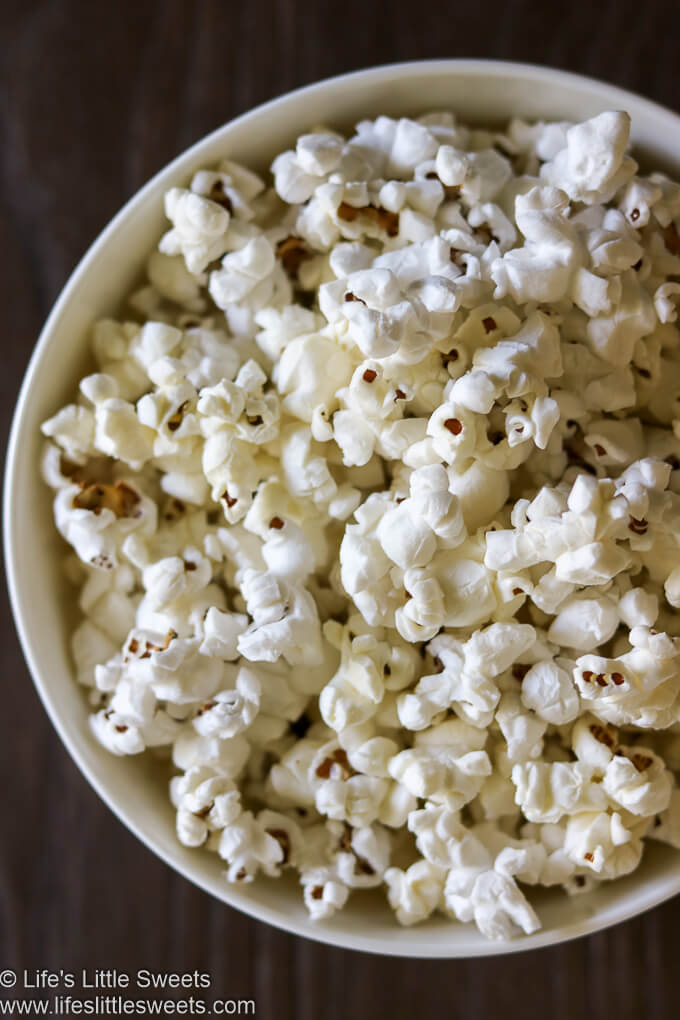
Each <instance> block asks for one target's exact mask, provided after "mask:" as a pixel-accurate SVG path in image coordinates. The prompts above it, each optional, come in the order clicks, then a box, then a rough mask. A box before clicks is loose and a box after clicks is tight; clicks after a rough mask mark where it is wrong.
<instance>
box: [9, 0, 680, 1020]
mask: <svg viewBox="0 0 680 1020" xmlns="http://www.w3.org/2000/svg"><path fill="white" fill-rule="evenodd" d="M679 42H680V7H679V6H678V4H677V0H646V2H645V3H643V4H640V3H639V2H638V3H633V2H631V0H599V2H598V3H597V4H592V3H586V2H585V0H576V2H575V3H573V2H572V3H570V4H564V5H563V6H560V8H559V13H558V6H557V5H556V4H551V3H548V2H547V0H544V2H543V3H540V4H538V3H532V2H531V0H487V2H486V3H484V4H482V3H465V4H462V3H460V4H452V3H449V4H446V3H444V4H442V3H437V4H429V5H428V4H423V3H412V2H411V3H407V2H404V0H393V2H392V3H391V4H371V3H368V2H366V0H345V2H344V3H339V2H337V0H325V2H324V0H317V2H316V3H315V2H308V3H306V4H305V3H295V2H294V0H246V2H240V3H229V2H227V0H222V2H220V0H200V2H197V3H195V4H193V3H190V2H184V0H163V2H158V0H156V2H152V0H116V2H114V3H103V2H97V0H44V2H34V0H2V2H1V3H0V50H1V59H0V75H1V76H2V78H1V83H2V93H1V99H2V101H1V103H0V118H1V123H2V140H1V143H0V161H1V162H0V169H1V173H2V186H1V188H0V258H1V260H2V263H1V264H2V271H1V272H0V286H1V287H2V297H1V299H0V311H1V313H2V315H1V318H0V337H1V343H2V347H1V351H2V354H1V357H2V368H1V369H0V387H1V388H2V398H1V400H0V410H1V413H2V423H3V429H5V430H6V429H7V428H8V427H9V422H10V417H11V413H12V408H13V405H14V401H15V397H16V393H17V390H18V388H19V384H20V380H21V377H22V374H23V371H24V367H25V365H26V362H27V360H28V357H29V355H30V353H31V348H32V347H33V344H34V342H35V339H36V336H37V334H38V331H39V328H40V326H41V323H42V322H43V320H44V318H45V316H46V313H47V311H48V309H49V308H50V306H51V304H52V303H53V301H54V299H55V297H56V296H57V294H58V292H59V290H60V289H61V287H62V285H63V283H64V282H65V280H66V278H67V276H68V275H69V273H70V271H71V269H72V268H73V266H74V264H75V263H76V261H77V260H78V259H79V258H80V256H81V254H82V253H83V251H84V250H85V248H86V247H87V245H88V244H89V243H90V241H91V240H92V239H93V238H94V237H95V235H96V234H97V233H98V232H99V231H100V229H101V228H102V227H103V226H104V224H105V223H106V222H107V220H108V219H109V218H110V217H111V216H112V215H113V213H115V212H116V210H117V209H118V208H119V207H120V206H121V205H122V203H123V202H124V201H125V200H126V199H127V198H128V197H129V196H130V195H131V194H132V193H133V192H134V191H136V190H137V188H138V187H139V186H140V185H141V184H142V183H143V182H144V181H145V180H146V179H147V178H148V177H149V176H150V175H151V174H153V173H154V172H155V171H156V170H157V169H158V168H160V167H161V166H163V164H165V163H166V162H167V161H168V160H169V159H170V158H171V157H173V156H175V155H176V154H177V153H179V152H180V151H181V150H183V149H184V148H185V147H186V146H187V145H189V144H190V143H191V142H193V141H195V140H196V139H198V138H200V137H201V136H202V135H204V134H205V133H206V132H208V131H210V130H211V129H213V128H214V127H216V126H218V125H219V124H221V123H222V122H224V121H226V120H229V119H230V118H232V117H233V116H234V115H235V114H238V113H241V112H242V111H244V110H247V109H249V108H250V107H252V106H255V105H256V104H258V103H260V102H262V101H263V100H266V99H269V98H270V97H273V96H275V95H277V94H279V93H281V92H284V91H287V90H288V89H291V88H293V87H295V86H298V85H301V84H304V83H307V82H311V81H314V80H315V79H319V78H322V77H327V76H329V75H333V74H337V73H340V72H343V71H346V70H351V69H354V68H360V67H363V66H368V65H371V64H377V63H385V62H389V61H395V60H406V59H415V58H426V57H446V56H484V57H497V58H511V59H515V60H525V61H532V62H535V63H545V64H552V65H554V66H557V67H563V68H568V69H572V70H576V71H581V72H585V73H587V74H591V75H594V76H597V77H601V78H606V79H609V80H610V81H612V82H616V83H618V84H620V85H623V86H627V87H629V88H632V89H634V90H637V91H640V92H643V93H645V94H646V95H648V96H650V97H652V98H654V99H656V100H658V101H660V102H662V103H665V104H667V105H669V106H674V107H675V108H680V90H679V89H678V76H677V67H678V44H679ZM1 611H2V618H1V622H0V626H1V627H2V640H1V642H0V655H1V656H2V672H1V681H2V694H1V700H0V726H1V727H2V736H1V738H0V762H1V763H2V794H1V799H0V805H1V807H0V816H1V821H0V970H1V969H2V968H6V967H13V968H16V969H21V968H29V969H35V968H39V967H47V968H51V969H55V970H58V969H59V968H64V969H66V970H69V969H79V968H82V967H104V968H111V967H117V968H119V969H123V970H129V971H135V970H136V969H137V968H139V967H149V968H154V969H157V970H174V971H188V970H192V969H193V968H198V969H199V970H203V971H208V972H209V973H210V974H211V976H212V981H213V983H212V989H211V993H210V995H211V996H212V995H214V996H215V997H225V998H253V999H255V1000H256V1004H257V1014H256V1015H257V1016H259V1017H264V1018H267V1020H270V1018H272V1020H274V1018H276V1020H289V1018H293V1017H294V1018H299V1020H320V1018H323V1020H326V1018H327V1020H340V1018H343V1020H344V1018H352V1020H363V1018H371V1020H374V1018H376V1017H383V1016H384V1017H412V1016H414V1015H415V1016H418V1017H421V1018H423V1020H426V1018H435V1017H436V1018H439V1017H456V1018H458V1017H460V1018H465V1020H475V1018H487V1017H488V1018H494V1020H495V1018H508V1020H509V1018H514V1017H522V1018H533V1017H541V1018H543V1017H545V1016H548V1017H551V1018H553V1020H564V1018H567V1017H568V1018H580V1017H588V1018H591V1020H594V1018H605V1017H616V1020H626V1018H628V1017H630V1018H633V1017H635V1018H636V1020H638V1018H640V1017H643V1018H646V1020H662V1018H666V1017H667V1018H671V1017H674V1018H677V1017H678V1016H679V1015H680V1006H679V1005H678V999H679V998H680V967H679V966H678V962H677V949H678V936H677V931H678V927H679V922H680V901H678V900H676V901H672V902H669V903H667V904H665V905H664V906H662V907H660V908H658V909H656V910H654V911H652V912H650V913H648V914H646V915H644V916H642V917H640V918H638V919H636V920H634V921H631V922H630V923H628V924H624V925H621V926H619V927H617V928H615V929H613V930H611V931H607V932H604V933H602V934H600V935H595V936H592V937H590V938H586V939H580V940H578V941H576V942H572V943H569V944H567V945H564V946H562V947H558V948H556V949H547V950H542V951H539V952H534V953H522V954H519V955H516V956H510V957H507V958H505V959H503V958H500V959H492V960H489V961H486V960H481V961H478V962H475V961H470V962H466V961H461V962H457V961H453V962H450V963H449V962H429V961H423V962H418V961H413V962H410V961H403V960H388V959H380V958H376V957H371V956H367V955H363V954H358V953H351V952H343V951H340V950H337V949H331V948H327V947H324V946H320V945H316V944H313V943H311V942H307V941H304V940H302V939H296V938H293V937H290V936H288V935H284V934H282V933H280V932H278V931H275V930H273V929H271V928H269V927H266V926H265V925H262V924H259V923H256V922H255V921H252V920H250V919H248V918H247V917H244V916H242V915H241V914H239V913H236V912H235V911H233V910H230V909H228V908H227V907H225V906H223V905H221V904H220V903H217V902H214V901H213V900H211V899H210V898H209V897H208V896H207V895H205V894H204V893H202V892H200V891H199V890H197V889H195V888H194V887H193V886H191V885H190V884H189V883H188V882H186V881H185V880H184V879H182V878H180V877H178V876H177V875H176V874H174V873H173V872H172V871H170V870H169V869H168V868H167V867H166V866H165V865H164V864H162V863H161V862H160V861H159V860H157V859H156V858H155V857H154V856H153V855H152V854H151V853H150V852H149V851H147V850H146V849H145V848H144V847H143V846H142V845H141V844H140V843H138V842H137V841H136V839H135V838H134V837H133V836H131V835H130V834H129V833H128V832H127V830H126V829H124V828H123V826H122V825H121V824H120V823H119V822H118V821H117V820H116V819H115V818H114V817H113V815H112V814H110V812H109V811H108V810H107V808H106V807H104V805H103V804H102V803H101V802H100V801H99V799H98V798H97V796H96V795H95V794H94V793H93V791H92V790H91V789H90V788H89V786H88V785H87V783H86V782H85V780H84V779H83V778H82V776H81V775H80V773H79V772H78V771H77V770H76V768H75V766H74V765H73V763H72V762H71V760H70V758H69V757H68V755H67V754H66V752H65V751H64V749H63V747H62V746H61V744H60V742H59V740H58V739H57V737H56V735H55V733H54V732H53V730H52V728H51V726H50V724H49V722H48V721H47V718H46V716H45V714H44V712H43V710H42V708H41V706H40V704H39V702H38V698H37V696H36V694H35V692H34V690H33V686H32V684H31V681H30V679H29V676H28V672H27V670H26V667H25V665H24V661H23V658H22V655H21V651H20V649H19V646H18V643H17V640H16V636H15V632H14V627H13V624H12V620H11V617H10V611H9V608H8V605H7V600H6V596H5V594H4V590H3V593H2V610H1Z"/></svg>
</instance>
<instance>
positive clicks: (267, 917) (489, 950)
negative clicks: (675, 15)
mask: <svg viewBox="0 0 680 1020" xmlns="http://www.w3.org/2000/svg"><path fill="white" fill-rule="evenodd" d="M395 74H397V75H399V76H400V78H402V79H403V78H409V77H422V76H423V75H428V74H430V75H432V76H433V77H438V76H441V75H445V74H450V75H453V76H455V75H461V74H463V75H468V76H473V77H474V76H477V77H485V78H489V77H491V78H504V77H515V78H517V79H524V80H533V81H534V82H536V83H537V84H540V83H546V84H548V83H549V84H550V85H557V86H560V85H562V86H565V87H572V88H575V87H578V88H580V89H582V90H584V91H587V92H589V93H591V94H596V95H597V98H598V99H602V100H603V101H606V102H608V103H611V104H612V107H613V108H619V109H621V108H625V107H626V106H627V105H628V104H630V103H631V102H633V103H634V105H635V106H636V108H637V110H638V112H641V113H642V114H643V115H650V116H654V117H659V116H662V117H666V118H670V119H671V120H672V121H674V127H675V129H676V131H677V130H678V128H680V115H679V114H678V113H676V112H675V111H673V110H671V109H670V108H668V107H665V106H663V105H662V104H660V103H657V102H655V101H653V100H651V99H647V98H646V97H644V96H641V95H639V94H637V93H635V92H633V91H631V90H627V89H624V88H621V87H619V86H617V85H611V84H609V83H608V82H605V81H602V80H600V79H598V78H594V77H591V76H587V75H581V74H577V73H574V72H571V71H564V70H560V69H557V68H552V67H550V66H547V65H539V64H532V63H524V62H521V61H509V60H487V59H483V58H479V59H476V58H475V59H468V58H462V59H461V58H452V59H434V60H415V61H398V62H393V63H388V64H381V65H376V66H371V67H367V68H361V69H358V70H355V71H351V72H348V73H344V74H340V75H334V76H331V77H328V78H324V79H321V80H319V81H316V82H313V83H310V84H307V85H303V86H301V87H299V88H296V89H293V90H291V91H289V92H286V93H283V94H281V95H279V96H276V97H275V98H273V99H269V100H267V101H265V102H263V103H260V104H259V105H257V106H255V107H253V108H252V109H249V110H247V111H245V112H244V113H241V114H239V115H238V116H237V117H235V118H233V119H232V120H229V121H227V122H225V123H224V124H221V125H220V126H218V127H217V128H215V129H214V130H213V131H211V132H209V133H208V134H207V135H205V136H203V137H202V138H200V139H199V140H198V141H196V142H194V143H193V144H192V145H191V146H190V147H189V148H187V149H185V150H183V151H182V152H181V153H179V154H178V155H177V156H175V157H174V158H173V159H171V160H170V162H169V163H167V164H165V165H164V166H163V167H161V169H159V170H158V171H157V172H156V173H155V174H154V175H153V176H152V177H151V178H150V179H149V180H147V181H146V183H145V184H143V185H142V186H141V188H139V189H138V190H137V191H136V192H135V193H134V194H133V195H132V196H131V197H130V198H129V199H128V200H127V201H126V202H125V204H124V205H123V206H122V208H121V209H120V210H119V211H118V212H117V213H116V214H115V215H114V216H113V217H112V219H111V220H109V222H108V223H107V224H106V225H105V227H104V228H103V229H102V230H101V231H100V233H99V234H98V235H97V236H96V238H95V239H94V241H92V243H91V244H90V245H89V246H88V248H87V249H86V251H85V253H84V254H83V255H82V256H81V258H80V259H79V261H78V262H77V264H76V266H75V267H74V269H73V270H72V271H71V273H70V275H69V277H68V279H67V280H66V283H65V284H64V286H63V287H62V289H61V291H60V293H59V295H58V297H57V300H56V301H55V303H54V305H53V306H52V308H51V310H50V312H49V314H48V316H47V319H46V320H45V322H44V325H43V326H42V329H41V330H40V333H39V336H38V339H37V341H36V344H35V346H34V349H33V352H32V354H31V357H30V359H29V362H28V365H27V368H26V371H25V374H24V378H23V381H22V384H21V387H20V390H19V394H18V397H17V402H16V405H15V409H14V413H13V416H12V424H11V429H10V435H9V441H8V445H7V450H6V461H5V472H4V483H3V484H4V500H3V547H4V548H3V551H4V557H5V568H6V581H7V588H8V592H9V601H10V606H11V609H12V615H13V618H14V623H15V627H16V630H17V634H18V637H19V641H20V645H21V649H22V652H23V655H24V658H25V660H26V663H27V665H28V668H29V672H30V674H31V677H32V680H33V683H34V685H35V688H36V690H37V692H38V695H39V697H40V700H41V702H42V704H43V707H44V709H45V711H46V713H47V715H48V717H49V719H50V721H51V723H52V725H53V726H54V728H55V730H56V731H57V734H58V735H59V738H60V740H61V742H62V743H63V745H64V747H65V748H66V750H67V752H68V753H69V755H70V756H71V758H72V759H73V761H74V762H75V764H76V766H77V767H78V769H79V770H80V772H81V773H82V775H83V776H84V778H85V779H86V781H87V783H88V784H89V785H90V786H91V787H92V788H93V789H94V791H95V792H96V794H97V795H98V796H99V797H100V798H101V800H102V801H103V802H104V803H105V804H106V805H107V807H108V808H109V809H110V810H111V811H112V812H113V814H114V815H115V816H116V817H117V818H118V819H119V820H120V821H121V822H122V823H123V824H124V825H125V826H126V828H127V829H128V830H129V831H130V832H132V833H133V835H135V836H136V837H137V839H139V840H140V841H141V842H142V843H143V844H144V845H145V846H146V847H147V848H148V849H149V850H151V851H152V852H153V853H154V854H155V855H156V856H157V857H159V858H160V859H161V860H163V861H164V863H165V864H166V865H168V866H169V867H171V868H172V869H173V870H174V871H176V872H178V873H179V874H181V875H182V876H183V877H184V878H185V879H188V880H189V881H190V882H192V883H193V884H194V885H196V886H198V887H199V888H201V889H202V890H203V891H204V892H207V893H208V894H209V895H211V896H213V897H215V898H217V894H216V892H215V889H214V888H213V887H212V885H211V883H210V881H209V879H208V878H207V877H206V876H205V875H203V874H202V873H201V872H200V870H199V869H195V870H192V868H191V867H189V866H188V865H187V866H185V865H184V864H183V863H182V862H180V861H177V860H174V859H173V858H172V855H171V854H170V853H169V852H167V851H166V850H164V849H163V848H162V847H160V846H158V845H156V844H155V842H154V839H153V837H151V836H150V835H149V834H147V833H145V832H144V831H143V830H142V829H141V828H140V826H139V825H138V824H137V822H136V821H135V820H133V819H132V818H130V817H128V816H127V814H126V809H125V805H124V804H122V803H121V802H120V801H119V800H118V799H117V798H116V797H115V796H114V795H113V793H111V792H109V790H108V789H107V786H106V784H105V783H104V782H103V781H101V780H100V779H99V778H98V777H97V776H96V775H95V774H94V772H93V770H92V769H91V768H90V766H89V765H88V763H87V761H86V760H85V754H84V751H83V750H82V749H81V747H80V746H79V744H78V743H77V742H76V740H75V739H72V737H71V735H70V734H69V733H68V732H67V729H66V727H65V724H64V723H63V722H62V717H61V711H60V707H59V705H58V704H57V702H56V699H55V698H54V697H53V695H52V694H51V692H50V685H49V681H48V680H46V679H45V677H44V676H43V675H42V674H41V671H40V669H39V667H38V662H37V657H36V654H35V649H34V646H33V645H32V644H31V641H30V640H29V637H28V633H27V628H26V625H25V618H26V613H27V606H26V604H25V597H24V593H23V592H22V581H21V569H20V547H19V545H18V543H17V542H15V541H14V537H15V531H16V527H17V519H18V515H19V514H20V509H19V508H18V507H17V506H15V499H14V492H15V485H14V481H15V476H16V473H17V466H18V460H19V455H20V447H21V438H22V433H23V425H24V418H25V416H26V409H27V405H28V402H29V399H30V391H31V388H32V385H33V382H34V379H35V378H36V376H37V374H38V372H39V369H40V363H41V361H42V358H43V354H44V352H45V351H46V349H47V347H48V346H49V344H50V343H51V341H52V334H53V332H54V330H55V327H56V325H57V324H58V322H59V319H60V317H61V315H62V312H63V310H64V308H65V307H66V306H67V305H68V303H69V302H70V301H71V300H72V298H73V296H74V294H75V293H76V292H77V289H78V286H79V284H80V281H81V279H82V277H83V276H84V275H85V274H86V273H87V271H88V268H89V265H90V263H91V262H92V261H93V260H94V259H95V258H96V257H97V255H98V254H99V252H100V251H101V250H102V249H104V248H105V247H106V246H107V244H108V243H109V240H110V238H111V237H112V236H113V235H115V233H116V231H117V230H118V228H119V227H120V225H121V224H122V223H123V222H124V221H125V220H127V219H128V218H129V217H131V216H133V215H134V214H135V212H136V211H137V209H139V208H140V207H141V206H142V205H143V204H144V203H145V202H146V201H147V198H148V197H149V196H150V195H151V193H152V192H154V191H155V190H156V189H157V188H158V186H159V185H160V184H161V182H163V181H168V182H169V181H171V180H173V179H174V178H176V177H178V176H180V175H181V173H182V170H183V168H184V167H185V166H186V165H188V164H190V163H191V162H192V160H194V158H195V157H196V156H197V155H199V154H200V152H201V151H202V150H203V149H207V148H209V147H210V146H211V145H212V144H213V143H214V142H215V141H217V140H218V139H219V138H220V136H222V135H223V134H226V133H228V132H229V131H230V130H231V129H233V128H235V127H237V126H241V125H243V124H246V123H247V122H248V121H249V120H253V121H257V119H258V117H259V116H260V115H261V114H263V113H265V112H271V111H273V110H275V109H276V108H277V107H279V106H284V105H286V104H288V103H290V102H292V101H298V102H299V101H303V100H304V99H305V97H306V96H310V95H312V94H315V93H320V92H323V91H324V90H326V89H331V88H336V87H338V86H341V85H343V84H345V83H346V84H356V83H359V82H363V83H365V84H367V85H369V84H371V85H372V84H376V83H379V82H380V80H381V79H389V78H392V77H393V76H394V75H395ZM225 886H226V888H225V892H224V895H221V894H220V896H219V899H220V900H221V901H222V902H224V903H225V904H227V905H228V906H230V907H232V908H235V909H237V910H240V911H241V912H242V913H245V914H247V915H249V916H251V917H253V918H255V919H256V920H259V921H264V922H266V923H268V924H270V925H272V926H274V927H276V928H278V929H280V930H283V931H285V932H287V933H289V934H293V935H297V936H301V937H303V938H307V939H310V940H312V941H315V942H320V943H324V944H326V945H332V946H336V947H338V948H343V949H352V950H355V951H362V952H367V953H372V954H377V955H383V956H393V957H403V958H425V959H451V958H461V959H464V958H476V957H486V956H499V955H504V954H506V953H517V952H524V951H528V950H532V949H539V948H543V947H547V946H550V945H555V944H558V943H562V942H566V941H570V940H572V939H575V938H579V937H581V936H584V935H588V934H592V933H594V932H598V931H603V930H604V929H606V928H609V927H611V926H612V925H615V924H619V923H620V922H622V921H625V920H627V919H629V918H632V917H635V916H637V915H639V914H641V913H644V912H645V911H647V910H650V909H652V908H653V907H655V906H657V905H658V904H660V903H662V902H664V901H666V900H667V899H670V898H671V897H672V896H674V895H676V894H678V893H680V867H679V868H678V875H677V878H676V879H673V880H672V881H667V882H666V883H665V885H663V887H662V888H661V889H660V890H659V891H658V892H656V893H654V894H653V895H649V896H648V897H646V898H645V899H644V901H643V902H642V903H640V902H639V898H638V900H636V901H635V902H634V903H632V904H631V903H630V902H628V901H627V900H626V899H625V898H624V899H622V902H621V903H620V904H618V905H615V906H610V907H609V908H608V912H607V917H606V918H605V919H604V920H602V919H597V916H596V915H595V916H594V917H592V918H591V917H588V918H586V919H584V920H582V921H579V922H578V923H570V924H569V923H568V924H565V925H562V926H559V927H557V928H548V929H543V928H542V929H540V930H539V931H538V932H537V933H535V934H533V935H528V936H526V935H524V936H520V937H518V938H516V939H513V940H512V941H507V942H492V941H491V940H488V941H485V942H482V943H478V944H474V945H470V946H467V947H462V946H456V945H453V946H450V945H447V944H446V940H445V939H442V940H441V941H442V944H441V946H440V945H436V946H411V947H410V948H406V946H404V945H400V942H403V941H405V940H404V939H394V942H391V941H388V940H387V939H386V938H385V937H384V936H376V935H362V934H360V933H356V932H351V933H350V932H347V931H344V930H336V929H335V928H334V927H333V926H322V925H317V924H316V923H315V922H312V921H311V920H306V921H305V922H298V921H296V920H293V919H287V918H286V917H285V915H284V913H283V911H282V910H280V909H278V908H272V907H268V906H265V905H263V904H260V903H256V902H252V901H247V902H243V901H241V900H236V899H235V898H234V897H233V895H230V893H231V888H230V887H229V886H228V885H226V883H225ZM397 932H402V933H403V934H405V932H403V930H402V929H400V928H399V929H398V928H397V927H396V926H395V933H397Z"/></svg>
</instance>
